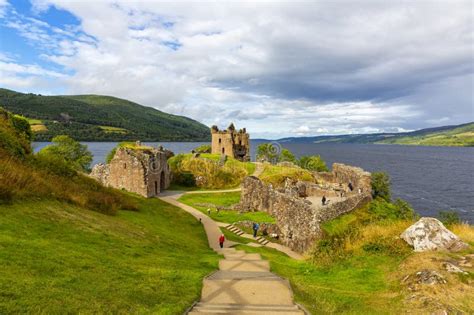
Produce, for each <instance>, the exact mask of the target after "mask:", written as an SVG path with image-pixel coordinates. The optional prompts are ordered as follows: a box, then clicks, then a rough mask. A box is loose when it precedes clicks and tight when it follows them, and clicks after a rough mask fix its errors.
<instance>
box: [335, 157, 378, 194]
mask: <svg viewBox="0 0 474 315" xmlns="http://www.w3.org/2000/svg"><path fill="white" fill-rule="evenodd" d="M332 173H333V174H334V180H335V181H336V182H337V183H341V184H343V185H344V186H345V187H346V186H347V184H348V183H352V185H353V187H354V190H356V191H357V190H358V189H359V188H361V190H362V191H363V192H365V193H367V192H370V191H371V189H372V188H371V184H370V182H371V175H370V173H369V172H366V171H364V170H363V169H361V168H360V167H354V166H349V165H345V164H339V163H334V164H333V165H332Z"/></svg>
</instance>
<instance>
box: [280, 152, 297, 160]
mask: <svg viewBox="0 0 474 315" xmlns="http://www.w3.org/2000/svg"><path fill="white" fill-rule="evenodd" d="M279 161H280V162H292V163H295V162H296V158H295V155H294V154H293V153H292V152H291V151H290V150H288V149H283V150H281V153H280V157H279Z"/></svg>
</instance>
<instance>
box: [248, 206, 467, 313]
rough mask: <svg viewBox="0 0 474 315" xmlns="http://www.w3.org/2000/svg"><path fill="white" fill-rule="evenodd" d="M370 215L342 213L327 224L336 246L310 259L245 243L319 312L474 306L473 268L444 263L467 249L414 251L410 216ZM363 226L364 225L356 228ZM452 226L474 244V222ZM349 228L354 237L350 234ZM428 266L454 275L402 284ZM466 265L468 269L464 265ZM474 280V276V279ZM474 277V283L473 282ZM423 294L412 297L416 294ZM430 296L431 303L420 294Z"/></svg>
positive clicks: (414, 310)
mask: <svg viewBox="0 0 474 315" xmlns="http://www.w3.org/2000/svg"><path fill="white" fill-rule="evenodd" d="M368 218H369V214H368V213H367V208H361V209H359V210H357V211H355V212H352V213H349V214H346V215H344V216H341V217H339V218H337V219H335V220H333V221H330V222H327V223H325V224H324V225H323V229H324V231H325V233H326V235H327V237H332V238H333V239H334V238H335V239H336V241H337V240H338V239H339V240H343V242H342V243H337V242H336V243H335V246H334V247H333V248H332V249H330V248H328V249H327V252H325V249H324V247H322V248H321V249H319V251H320V252H319V254H318V255H316V254H312V255H310V257H312V258H311V259H309V260H306V261H295V260H293V259H290V258H289V257H287V256H286V255H284V254H282V253H280V252H278V251H276V250H272V249H269V248H254V247H249V246H239V247H240V248H241V249H244V250H245V251H247V252H256V253H260V254H261V255H262V257H263V258H265V259H268V260H269V261H270V265H271V269H272V271H273V272H275V273H277V274H279V275H281V276H282V277H285V278H287V279H288V280H289V281H290V282H291V285H292V288H293V290H294V293H295V299H296V301H297V302H298V303H301V304H302V305H304V306H305V307H306V308H307V309H308V310H309V311H310V312H312V313H313V314H400V313H404V312H406V311H410V312H411V313H415V314H419V313H423V314H424V313H432V312H434V311H436V310H439V308H437V307H436V303H439V304H440V305H441V308H443V307H444V309H446V308H447V307H448V306H449V307H451V308H452V309H456V310H458V311H462V312H466V313H467V312H469V310H472V309H473V308H474V290H472V278H473V274H472V268H471V273H470V274H469V275H468V276H460V275H457V274H449V273H447V272H446V271H445V270H444V268H443V267H442V262H443V261H449V260H452V259H453V258H456V257H460V256H462V255H465V254H467V253H472V252H473V251H472V249H471V250H470V251H468V252H465V253H460V254H448V253H441V252H428V253H414V252H412V250H411V249H410V248H409V246H408V245H407V244H405V243H404V242H403V241H401V240H400V239H398V238H397V237H398V235H400V233H401V232H402V231H403V230H404V229H405V228H406V227H408V226H409V225H410V224H411V222H408V221H402V220H400V221H387V222H383V221H381V222H372V223H364V225H363V226H360V225H359V224H361V222H363V221H366V219H368ZM358 225H359V227H358V228H359V230H354V227H355V226H358ZM451 229H452V230H453V231H454V232H455V233H456V234H457V235H459V236H460V237H461V238H462V239H463V240H464V241H466V242H468V243H470V244H471V246H474V229H473V228H472V226H467V225H456V226H453V227H451ZM345 232H351V233H350V234H351V235H352V237H348V238H346V239H344V238H345V237H344V236H343V235H344V233H345ZM377 242H379V244H385V245H386V246H387V248H385V249H384V248H380V249H376V250H374V247H372V249H371V250H368V249H364V248H366V247H365V246H366V245H367V244H374V243H377ZM423 268H428V269H434V270H437V271H438V272H439V273H441V274H442V275H443V276H444V277H446V279H447V280H448V284H447V285H443V286H438V287H436V288H433V286H430V285H426V286H422V287H420V288H419V289H418V291H417V292H412V291H409V290H408V288H407V286H405V285H402V284H401V279H403V278H404V277H405V276H406V275H408V274H413V273H415V272H417V271H419V270H421V269H423ZM464 269H465V270H466V268H464ZM469 279H471V280H469ZM469 281H470V282H469ZM414 294H415V295H417V296H418V298H415V299H409V298H408V299H406V298H407V297H410V296H412V295H414ZM420 296H424V297H427V298H428V299H431V301H435V302H434V304H435V306H433V302H430V303H427V302H423V301H424V300H423V299H421V298H419V297H420Z"/></svg>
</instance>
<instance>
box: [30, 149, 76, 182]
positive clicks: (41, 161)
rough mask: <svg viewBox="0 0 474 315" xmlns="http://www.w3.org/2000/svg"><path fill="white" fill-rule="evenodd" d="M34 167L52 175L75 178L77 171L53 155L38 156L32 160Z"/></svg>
mask: <svg viewBox="0 0 474 315" xmlns="http://www.w3.org/2000/svg"><path fill="white" fill-rule="evenodd" d="M30 161H31V164H32V166H34V167H37V168H39V169H42V170H44V171H46V172H48V173H50V174H54V175H58V176H64V177H73V176H75V175H76V174H77V171H76V170H75V169H74V168H73V167H72V166H71V165H70V164H69V163H68V162H66V160H64V159H63V158H62V157H59V156H57V155H52V154H37V155H35V156H34V157H33V158H32V159H31V160H30Z"/></svg>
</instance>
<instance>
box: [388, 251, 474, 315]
mask: <svg viewBox="0 0 474 315" xmlns="http://www.w3.org/2000/svg"><path fill="white" fill-rule="evenodd" d="M460 256H461V255H460V254H449V253H447V252H422V253H413V254H412V255H410V256H409V257H408V258H407V259H405V260H404V261H403V262H402V263H401V264H400V266H399V268H398V270H397V271H395V272H394V273H392V274H391V275H390V278H391V279H392V280H394V281H397V282H399V283H401V286H402V291H403V292H404V293H405V296H406V299H405V301H404V305H405V308H406V309H407V310H410V311H411V312H414V313H416V314H418V313H420V314H425V313H426V314H430V313H433V312H435V311H438V310H441V309H445V310H446V309H451V310H452V311H453V313H456V312H455V311H454V310H456V311H458V312H465V313H466V314H467V313H469V312H470V311H472V310H473V309H474V289H473V286H472V284H473V283H472V279H471V278H469V276H468V277H465V279H464V280H462V279H461V277H463V276H460V275H458V274H453V273H449V272H447V271H446V270H445V268H444V267H443V263H444V262H446V261H455V260H456V259H459V258H460ZM463 268H464V267H463ZM423 269H429V270H435V271H436V272H438V273H439V274H441V275H442V276H443V277H444V278H445V279H446V281H447V283H446V284H437V285H429V284H412V285H411V290H410V289H408V284H405V283H402V280H403V279H404V278H405V277H406V276H407V275H413V274H415V273H416V272H418V271H420V270H423ZM464 269H466V268H464ZM470 269H472V268H470ZM471 272H472V270H471ZM409 281H410V280H408V282H409ZM450 313H451V312H450Z"/></svg>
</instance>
